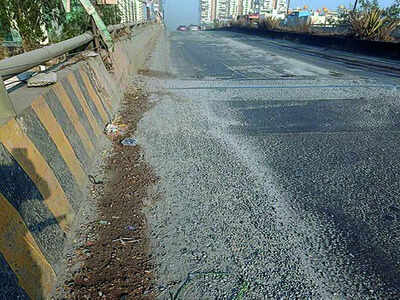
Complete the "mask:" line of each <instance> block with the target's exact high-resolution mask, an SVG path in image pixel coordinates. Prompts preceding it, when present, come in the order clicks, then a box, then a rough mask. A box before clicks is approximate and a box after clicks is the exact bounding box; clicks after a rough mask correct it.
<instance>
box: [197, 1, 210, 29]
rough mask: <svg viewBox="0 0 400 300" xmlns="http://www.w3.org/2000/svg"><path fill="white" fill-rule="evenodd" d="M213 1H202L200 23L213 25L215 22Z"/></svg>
mask: <svg viewBox="0 0 400 300" xmlns="http://www.w3.org/2000/svg"><path fill="white" fill-rule="evenodd" d="M212 6H213V0H200V23H201V24H204V23H211V22H212V21H213V19H212V16H211V10H212Z"/></svg>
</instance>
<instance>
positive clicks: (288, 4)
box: [286, 0, 290, 15]
mask: <svg viewBox="0 0 400 300" xmlns="http://www.w3.org/2000/svg"><path fill="white" fill-rule="evenodd" d="M289 8H290V0H288V2H287V9H286V15H289Z"/></svg>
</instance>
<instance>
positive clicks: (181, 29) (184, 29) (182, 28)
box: [176, 25, 189, 31]
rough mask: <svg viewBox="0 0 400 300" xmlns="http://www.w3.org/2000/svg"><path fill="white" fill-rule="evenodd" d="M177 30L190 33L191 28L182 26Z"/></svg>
mask: <svg viewBox="0 0 400 300" xmlns="http://www.w3.org/2000/svg"><path fill="white" fill-rule="evenodd" d="M176 30H178V31H188V30H189V28H187V26H185V25H180V26H179V27H178V28H177V29H176Z"/></svg>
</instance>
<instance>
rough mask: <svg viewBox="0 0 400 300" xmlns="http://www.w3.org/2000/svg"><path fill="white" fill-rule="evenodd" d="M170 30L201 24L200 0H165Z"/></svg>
mask: <svg viewBox="0 0 400 300" xmlns="http://www.w3.org/2000/svg"><path fill="white" fill-rule="evenodd" d="M164 1H165V14H166V20H167V24H168V28H170V29H175V28H176V27H178V26H179V25H180V24H184V25H189V24H197V23H199V0H164ZM379 2H380V3H381V5H382V6H387V5H390V4H391V3H392V2H393V1H392V0H379ZM350 3H354V0H324V1H321V0H291V5H290V6H291V7H297V6H299V7H302V6H304V5H308V6H309V7H312V8H321V7H323V6H326V7H327V8H336V7H338V6H339V5H341V4H343V5H346V6H349V4H350Z"/></svg>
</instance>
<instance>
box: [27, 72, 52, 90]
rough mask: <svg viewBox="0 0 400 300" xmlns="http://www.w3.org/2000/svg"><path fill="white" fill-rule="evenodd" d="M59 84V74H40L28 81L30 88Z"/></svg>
mask: <svg viewBox="0 0 400 300" xmlns="http://www.w3.org/2000/svg"><path fill="white" fill-rule="evenodd" d="M56 82H57V73H56V72H49V73H39V74H37V75H35V76H33V77H31V78H29V80H28V87H42V86H47V85H50V84H54V83H56Z"/></svg>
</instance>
